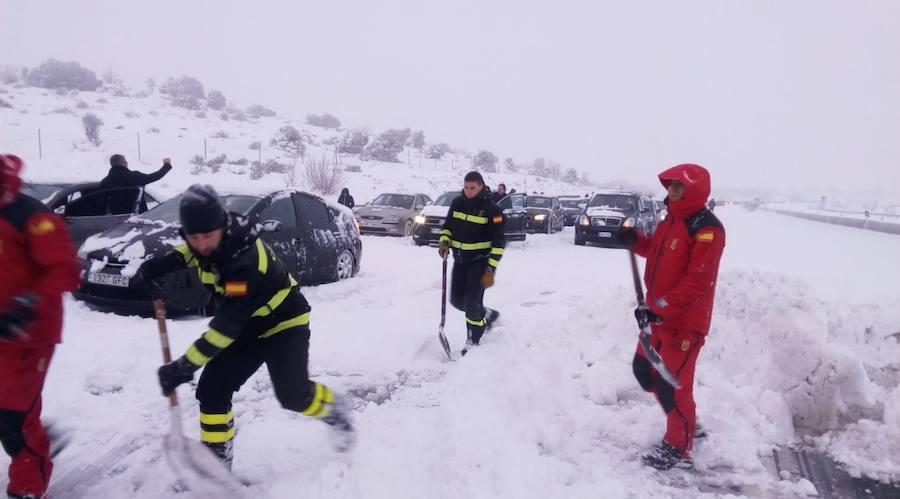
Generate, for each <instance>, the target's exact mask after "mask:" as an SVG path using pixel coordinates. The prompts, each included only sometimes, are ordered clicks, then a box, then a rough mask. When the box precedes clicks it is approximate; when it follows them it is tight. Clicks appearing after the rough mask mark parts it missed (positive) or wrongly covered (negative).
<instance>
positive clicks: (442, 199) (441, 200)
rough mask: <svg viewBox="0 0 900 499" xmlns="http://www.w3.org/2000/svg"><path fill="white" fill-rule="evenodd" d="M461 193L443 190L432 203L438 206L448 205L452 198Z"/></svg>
mask: <svg viewBox="0 0 900 499" xmlns="http://www.w3.org/2000/svg"><path fill="white" fill-rule="evenodd" d="M461 195H462V193H460V192H459V191H454V192H445V193H443V194H441V195H440V196H438V198H437V200H435V202H434V204H436V205H438V206H450V203H452V202H453V200H454V199H456V198H458V197H459V196H461Z"/></svg>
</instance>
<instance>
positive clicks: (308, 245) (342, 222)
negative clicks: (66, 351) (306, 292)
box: [24, 182, 362, 315]
mask: <svg viewBox="0 0 900 499" xmlns="http://www.w3.org/2000/svg"><path fill="white" fill-rule="evenodd" d="M24 192H25V193H27V194H30V195H32V196H33V197H36V198H37V199H40V200H41V201H43V202H44V204H46V205H47V206H48V207H49V208H50V209H51V210H53V211H54V212H55V213H57V214H59V215H60V216H62V217H63V218H64V219H65V220H66V223H67V225H68V227H69V229H70V232H71V234H72V238H73V240H74V242H75V244H76V245H78V246H79V249H78V258H79V261H80V262H81V265H82V285H81V288H80V289H79V290H78V291H76V292H75V293H74V296H75V298H76V299H79V300H82V301H84V302H87V303H88V304H91V305H92V306H95V307H98V308H101V309H103V310H110V311H114V312H118V313H126V314H139V315H150V314H152V304H151V301H150V294H149V289H148V287H147V285H146V283H144V282H141V281H140V279H139V278H138V277H136V276H135V272H136V270H137V268H138V267H139V266H140V264H141V263H142V262H143V261H145V260H147V259H149V258H154V257H157V256H162V255H163V254H165V253H167V252H169V251H171V250H172V249H173V248H174V247H175V246H177V245H179V244H182V242H183V240H182V238H181V237H180V235H179V229H180V225H179V222H178V206H179V203H180V196H176V197H174V198H172V199H169V200H166V201H163V202H160V201H159V200H158V199H159V198H158V197H156V196H153V195H152V194H151V193H148V192H146V191H145V190H144V189H143V188H135V187H129V188H124V189H101V188H100V187H99V184H98V183H96V182H90V183H77V184H36V183H32V184H26V186H25V187H24ZM123 198H127V199H126V200H127V202H126V203H122V201H123ZM221 201H222V203H223V204H224V206H225V208H226V210H228V211H230V212H236V213H239V214H241V215H244V216H246V217H247V219H248V221H249V223H252V224H256V228H257V230H258V232H259V234H260V237H261V238H262V239H263V240H264V241H266V242H267V243H268V244H269V245H270V246H271V247H272V249H273V250H274V251H275V253H276V256H277V258H278V259H279V260H280V261H282V262H283V263H284V264H285V265H286V266H287V268H288V270H289V271H290V272H291V273H292V274H293V276H294V277H295V278H296V279H297V281H298V282H299V283H300V284H301V285H314V284H322V283H327V282H334V281H339V280H343V279H348V278H350V277H353V276H354V275H356V274H357V272H359V269H360V262H361V260H362V240H361V239H360V234H359V227H358V225H357V224H356V221H355V219H354V217H353V213H352V212H351V211H350V210H349V209H348V208H346V207H344V206H341V205H338V204H336V203H332V202H329V201H326V200H324V199H322V198H321V197H319V196H316V195H313V194H309V193H306V192H302V191H297V190H292V189H287V190H280V191H274V192H269V193H266V194H262V195H246V194H225V195H222V196H221ZM164 296H165V297H166V298H165V301H166V307H167V309H168V310H171V311H172V312H174V313H200V314H203V315H208V314H212V313H214V312H215V309H216V306H217V302H216V297H214V296H212V295H211V294H210V293H209V292H208V291H206V289H205V288H204V287H203V286H202V284H201V283H200V279H199V276H198V274H197V272H196V271H194V270H188V269H185V270H183V271H181V272H178V273H174V274H169V275H168V276H167V278H166V281H165V293H164Z"/></svg>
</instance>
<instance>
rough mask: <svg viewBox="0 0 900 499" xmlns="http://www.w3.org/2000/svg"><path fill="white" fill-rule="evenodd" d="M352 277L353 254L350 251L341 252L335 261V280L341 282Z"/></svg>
mask: <svg viewBox="0 0 900 499" xmlns="http://www.w3.org/2000/svg"><path fill="white" fill-rule="evenodd" d="M351 277H353V253H350V250H343V251H341V254H340V255H338V259H337V279H335V280H336V281H343V280H344V279H349V278H351Z"/></svg>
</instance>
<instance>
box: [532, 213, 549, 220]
mask: <svg viewBox="0 0 900 499" xmlns="http://www.w3.org/2000/svg"><path fill="white" fill-rule="evenodd" d="M545 218H547V215H544V214H541V215H535V216H534V221H535V222H541V221H543V220H544V219H545Z"/></svg>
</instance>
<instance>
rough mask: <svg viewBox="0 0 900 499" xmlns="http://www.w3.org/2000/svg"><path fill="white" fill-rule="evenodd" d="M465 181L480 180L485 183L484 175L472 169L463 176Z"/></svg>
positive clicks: (482, 183) (480, 182)
mask: <svg viewBox="0 0 900 499" xmlns="http://www.w3.org/2000/svg"><path fill="white" fill-rule="evenodd" d="M463 182H478V183H479V184H481V185H484V177H482V176H481V174H480V173H478V172H477V171H471V172H469V173H467V174H466V176H465V178H463Z"/></svg>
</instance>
